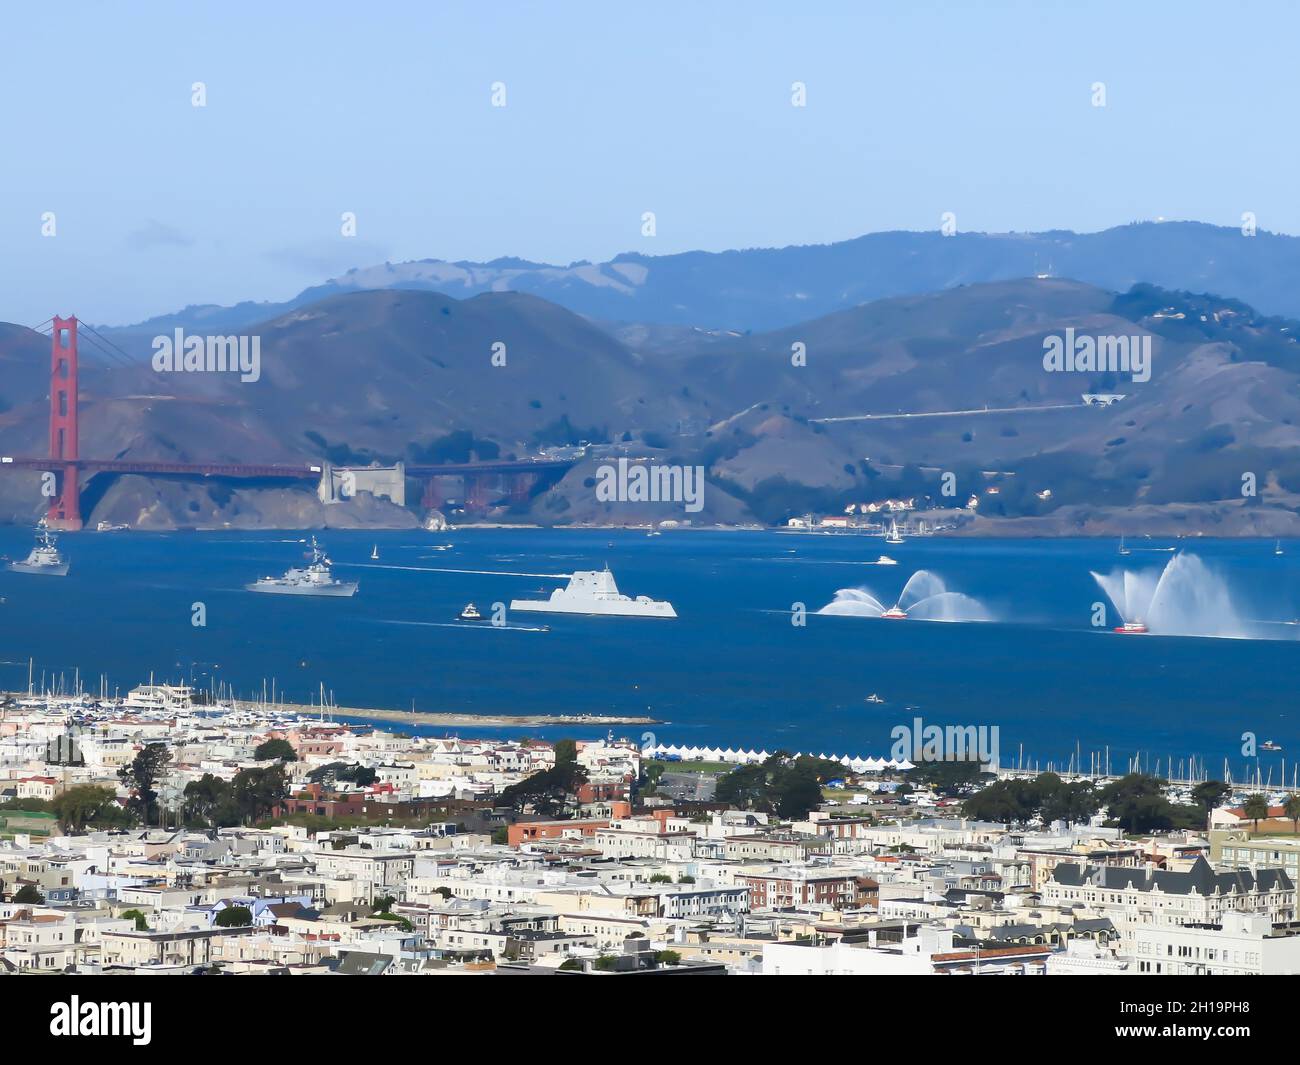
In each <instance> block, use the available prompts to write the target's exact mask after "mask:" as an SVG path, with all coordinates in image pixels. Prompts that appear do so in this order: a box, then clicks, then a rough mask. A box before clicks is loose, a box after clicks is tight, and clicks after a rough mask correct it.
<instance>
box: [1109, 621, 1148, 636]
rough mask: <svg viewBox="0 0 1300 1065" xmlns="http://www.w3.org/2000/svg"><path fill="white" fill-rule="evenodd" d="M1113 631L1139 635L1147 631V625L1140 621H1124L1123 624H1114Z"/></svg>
mask: <svg viewBox="0 0 1300 1065" xmlns="http://www.w3.org/2000/svg"><path fill="white" fill-rule="evenodd" d="M1115 631H1116V632H1121V633H1125V634H1127V635H1130V636H1132V635H1139V636H1140V635H1142V634H1143V633H1145V632H1146V631H1147V627H1146V625H1145V624H1143V623H1142V622H1141V621H1126V622H1124V624H1123V625H1116V626H1115Z"/></svg>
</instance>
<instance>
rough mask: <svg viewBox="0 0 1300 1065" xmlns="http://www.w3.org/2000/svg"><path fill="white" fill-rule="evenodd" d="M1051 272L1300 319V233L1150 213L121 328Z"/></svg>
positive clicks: (721, 318)
mask: <svg viewBox="0 0 1300 1065" xmlns="http://www.w3.org/2000/svg"><path fill="white" fill-rule="evenodd" d="M1042 274H1050V275H1051V276H1053V277H1062V278H1069V279H1072V280H1075V281H1081V282H1084V283H1086V284H1089V285H1094V286H1097V287H1099V288H1104V289H1108V290H1110V291H1114V292H1124V291H1127V290H1128V289H1129V288H1130V287H1132V286H1133V285H1134V284H1137V283H1140V282H1148V283H1151V284H1154V285H1158V286H1160V287H1162V288H1167V289H1171V290H1183V291H1192V292H1212V293H1218V294H1222V295H1227V296H1233V297H1236V298H1238V299H1241V300H1244V301H1245V302H1247V303H1249V304H1250V305H1251V306H1252V307H1254V308H1256V309H1257V310H1258V311H1260V312H1261V313H1264V314H1285V315H1290V316H1295V317H1300V290H1297V289H1296V288H1295V286H1294V285H1292V283H1291V279H1292V278H1294V277H1296V276H1300V237H1291V236H1284V235H1279V234H1272V233H1266V232H1264V231H1260V232H1259V233H1258V234H1257V235H1255V236H1253V237H1247V236H1244V235H1243V234H1242V232H1241V231H1240V230H1239V229H1234V228H1231V227H1226V226H1213V225H1208V224H1205V223H1201V222H1159V223H1156V222H1143V223H1134V224H1132V225H1126V226H1117V227H1114V228H1111V229H1106V230H1102V231H1100V232H1097V233H1073V232H1070V231H1068V230H1051V231H1047V232H1043V233H1000V234H987V233H956V234H954V235H953V236H950V237H945V236H943V235H942V234H940V233H939V232H937V231H935V232H906V231H893V232H884V233H872V234H868V235H866V236H861V237H856V238H854V239H852V240H845V241H840V242H837V243H834V244H817V245H791V246H788V247H784V248H750V249H744V250H737V251H724V252H705V251H691V252H682V253H679V254H673V255H662V256H655V255H647V254H643V253H641V252H629V253H625V254H622V255H618V256H616V257H615V258H613V259H611V260H609V261H608V262H603V263H590V262H585V261H584V262H575V263H570V264H569V265H568V266H559V265H553V264H547V263H534V262H530V261H528V260H524V259H517V258H498V259H494V260H492V261H491V262H484V263H477V262H467V261H460V262H447V261H443V260H440V259H423V260H419V261H414V262H406V263H381V264H378V265H375V266H370V267H363V268H359V269H355V270H351V271H349V272H348V273H346V274H344V275H342V276H341V277H337V278H333V279H331V280H329V281H326V282H324V283H323V284H320V285H316V286H313V287H311V288H308V289H305V290H304V291H303V292H301V293H299V294H298V295H297V296H295V297H294V298H293V299H291V300H287V301H284V302H282V303H268V302H251V301H250V302H244V303H239V304H235V305H234V306H230V307H222V306H217V305H214V304H206V305H195V306H190V307H186V308H184V309H183V310H180V311H176V312H174V313H171V314H164V315H159V316H157V317H154V318H151V319H148V320H147V321H144V322H139V323H136V324H134V325H130V326H121V327H115V328H113V329H112V330H111V332H113V333H116V334H118V335H119V336H122V337H125V338H127V340H128V342H129V341H130V340H134V342H135V346H136V347H138V346H139V343H140V340H141V338H145V337H149V336H152V335H154V334H156V333H159V332H164V331H168V330H171V329H174V328H176V327H177V326H180V327H182V328H185V329H194V330H205V331H213V330H230V329H236V328H239V327H242V326H246V325H251V324H254V323H256V322H262V321H266V320H268V319H271V318H274V317H277V316H279V315H281V314H284V313H286V312H288V311H291V310H294V309H296V308H298V307H303V306H306V305H308V304H311V303H315V302H317V301H319V300H321V299H325V298H327V297H329V296H336V295H341V294H344V293H349V292H363V291H372V290H376V289H409V290H416V291H429V292H438V293H442V294H445V295H449V296H453V297H455V298H457V299H465V298H467V297H470V296H475V295H480V294H482V293H487V292H504V291H513V292H523V293H529V294H532V295H535V296H540V297H542V298H543V299H546V300H548V301H550V302H552V303H556V304H558V305H560V306H561V307H565V308H567V309H568V310H571V311H574V312H575V313H577V314H581V315H583V316H585V317H588V318H594V319H598V320H602V321H610V322H637V323H642V324H645V325H652V326H653V325H671V326H682V325H687V326H701V327H705V328H710V329H730V330H736V331H740V332H745V331H750V330H752V331H756V332H757V331H764V330H774V329H780V328H783V327H785V326H789V325H794V324H796V323H798V322H802V321H808V320H809V319H812V318H818V317H821V316H824V315H827V314H831V313H834V312H835V311H840V310H845V309H847V308H850V307H854V306H858V305H860V304H863V303H868V302H871V301H873V300H878V299H883V298H888V297H894V296H911V295H920V294H922V293H927V292H938V291H943V290H945V289H950V288H955V287H957V286H959V285H969V284H980V283H985V282H993V281H1008V280H1013V279H1016V278H1024V277H1033V276H1035V275H1042Z"/></svg>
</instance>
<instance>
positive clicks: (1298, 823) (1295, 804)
mask: <svg viewBox="0 0 1300 1065" xmlns="http://www.w3.org/2000/svg"><path fill="white" fill-rule="evenodd" d="M1282 812H1283V813H1284V814H1286V815H1287V817H1289V818H1291V831H1292V833H1294V834H1296V835H1300V794H1296V793H1293V794H1291V795H1288V796H1287V797H1286V800H1285V801H1284V802H1283V803H1282Z"/></svg>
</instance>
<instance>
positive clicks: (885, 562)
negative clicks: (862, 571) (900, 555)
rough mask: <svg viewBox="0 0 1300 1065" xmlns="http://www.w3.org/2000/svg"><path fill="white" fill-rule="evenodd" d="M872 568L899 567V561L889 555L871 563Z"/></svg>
mask: <svg viewBox="0 0 1300 1065" xmlns="http://www.w3.org/2000/svg"><path fill="white" fill-rule="evenodd" d="M870 565H872V566H897V565H898V559H896V558H890V557H889V556H888V555H881V556H880V557H879V558H878V559H876V561H875V562H872V563H870Z"/></svg>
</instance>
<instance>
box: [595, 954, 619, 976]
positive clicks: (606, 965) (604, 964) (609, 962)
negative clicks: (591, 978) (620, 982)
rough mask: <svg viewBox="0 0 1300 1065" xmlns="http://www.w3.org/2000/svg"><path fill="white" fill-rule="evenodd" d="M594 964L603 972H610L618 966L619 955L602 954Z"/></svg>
mask: <svg viewBox="0 0 1300 1065" xmlns="http://www.w3.org/2000/svg"><path fill="white" fill-rule="evenodd" d="M593 964H594V966H595V967H596V968H597V969H599V970H600V971H601V972H602V973H610V972H613V971H614V970H615V969H616V968H618V956H617V955H615V954H602V955H601V956H600V957H599V958H597V959H596V960H595V962H594V963H593Z"/></svg>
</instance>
